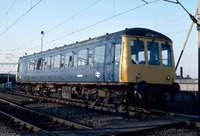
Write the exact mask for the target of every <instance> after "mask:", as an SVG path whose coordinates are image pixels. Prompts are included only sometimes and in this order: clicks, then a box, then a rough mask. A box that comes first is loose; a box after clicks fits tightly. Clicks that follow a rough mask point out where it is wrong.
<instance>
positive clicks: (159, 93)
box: [120, 35, 180, 101]
mask: <svg viewBox="0 0 200 136" xmlns="http://www.w3.org/2000/svg"><path fill="white" fill-rule="evenodd" d="M174 80H175V68H174V57H173V48H172V41H171V40H166V39H162V38H156V37H153V36H130V35H124V36H122V47H121V63H120V82H125V83H129V84H130V85H131V86H132V87H133V88H135V89H136V90H137V91H138V92H139V93H140V94H141V95H142V96H143V97H145V98H150V99H154V100H155V99H159V100H160V99H161V98H162V97H165V92H172V91H173V92H178V91H179V90H180V87H179V85H178V84H177V83H174ZM162 99H164V98H162ZM161 101H162V100H161Z"/></svg>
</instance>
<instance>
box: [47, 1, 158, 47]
mask: <svg viewBox="0 0 200 136" xmlns="http://www.w3.org/2000/svg"><path fill="white" fill-rule="evenodd" d="M158 1H160V0H154V1H152V2H148V3H145V4H142V5H139V6H137V7H134V8H131V9H129V10H126V11H124V12H121V13H119V14H115V15H114V16H111V17H108V18H106V19H104V20H101V21H99V22H96V23H94V24H91V25H89V26H86V27H84V28H81V29H79V30H76V31H74V32H73V33H70V34H67V35H64V36H61V37H58V38H56V39H54V40H51V41H50V42H47V43H45V45H46V44H49V43H52V42H55V41H57V40H60V39H62V38H65V37H67V36H70V35H72V34H74V33H78V32H80V31H83V30H85V29H88V28H90V27H93V26H95V25H98V24H100V23H103V22H105V21H108V20H110V19H112V18H115V17H118V16H120V15H123V14H125V13H128V12H130V11H133V10H136V9H138V8H141V7H143V6H146V5H148V4H152V3H155V2H158Z"/></svg>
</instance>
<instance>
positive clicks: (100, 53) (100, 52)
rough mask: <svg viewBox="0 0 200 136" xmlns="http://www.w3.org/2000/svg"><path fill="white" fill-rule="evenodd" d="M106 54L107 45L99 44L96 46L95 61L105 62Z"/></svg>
mask: <svg viewBox="0 0 200 136" xmlns="http://www.w3.org/2000/svg"><path fill="white" fill-rule="evenodd" d="M104 54H105V46H99V47H96V48H95V53H94V63H103V62H104Z"/></svg>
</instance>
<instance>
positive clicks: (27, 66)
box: [26, 62, 29, 71]
mask: <svg viewBox="0 0 200 136" xmlns="http://www.w3.org/2000/svg"><path fill="white" fill-rule="evenodd" d="M26 71H29V62H27V63H26Z"/></svg>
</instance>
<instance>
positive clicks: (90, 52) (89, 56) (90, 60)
mask: <svg viewBox="0 0 200 136" xmlns="http://www.w3.org/2000/svg"><path fill="white" fill-rule="evenodd" d="M92 59H93V50H89V53H88V61H89V62H88V64H92Z"/></svg>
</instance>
